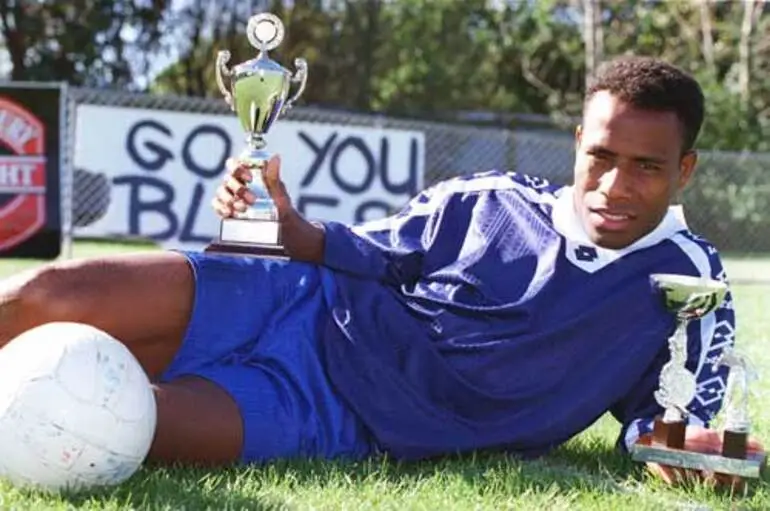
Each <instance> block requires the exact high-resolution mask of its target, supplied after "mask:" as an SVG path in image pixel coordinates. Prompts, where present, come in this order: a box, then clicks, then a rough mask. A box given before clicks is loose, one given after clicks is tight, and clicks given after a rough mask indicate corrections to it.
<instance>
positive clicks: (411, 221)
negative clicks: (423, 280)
mask: <svg viewBox="0 0 770 511" xmlns="http://www.w3.org/2000/svg"><path fill="white" fill-rule="evenodd" d="M448 199H449V193H448V192H447V190H446V187H445V186H443V185H442V184H439V185H436V186H433V187H431V188H428V189H426V190H424V191H423V192H421V193H420V194H419V195H417V196H416V197H414V198H413V199H412V200H410V201H409V203H408V204H407V205H406V206H405V207H404V208H403V209H401V211H399V212H398V213H396V214H395V215H392V216H389V217H387V218H383V219H380V220H373V221H369V222H363V223H360V224H356V225H352V226H349V225H346V224H343V223H340V222H331V221H330V222H323V226H324V229H325V232H326V234H325V248H324V261H323V264H324V265H325V266H327V267H329V268H332V269H334V270H337V271H341V272H345V273H348V274H352V275H354V276H357V277H362V278H370V279H375V280H384V281H388V282H390V283H395V284H400V283H403V282H408V281H410V280H412V279H414V278H416V277H417V276H419V275H420V273H421V270H422V264H423V258H424V256H425V253H426V252H428V251H429V250H430V249H431V247H432V245H433V244H434V241H435V235H436V232H437V230H439V229H441V227H442V223H444V224H445V223H446V222H442V216H443V215H442V213H444V212H445V211H446V203H447V201H448Z"/></svg>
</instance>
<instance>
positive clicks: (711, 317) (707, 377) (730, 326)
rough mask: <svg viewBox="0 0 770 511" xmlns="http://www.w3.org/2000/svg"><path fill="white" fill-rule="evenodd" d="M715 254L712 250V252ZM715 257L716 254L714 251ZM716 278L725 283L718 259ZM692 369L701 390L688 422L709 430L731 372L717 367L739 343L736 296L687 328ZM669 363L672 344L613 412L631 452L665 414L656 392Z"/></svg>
mask: <svg viewBox="0 0 770 511" xmlns="http://www.w3.org/2000/svg"><path fill="white" fill-rule="evenodd" d="M709 250H711V251H713V248H712V249H709ZM712 255H713V256H715V251H713V252H712ZM711 265H712V268H713V270H712V275H711V276H712V278H717V279H719V280H722V281H725V280H726V279H725V275H724V270H723V269H722V267H721V264H720V263H719V261H718V260H717V259H716V257H714V258H713V259H712V261H711ZM687 339H688V340H687V363H686V367H687V369H688V370H690V371H691V372H693V374H695V377H696V381H697V387H696V394H695V397H694V398H693V400H692V401H691V402H690V404H689V405H688V407H687V409H688V412H689V414H688V416H687V423H688V424H690V425H698V426H703V427H709V426H710V425H711V422H712V420H713V419H714V417H715V416H716V414H717V413H718V412H719V410H720V409H721V407H722V403H723V398H724V392H725V389H726V386H727V385H726V381H727V375H728V372H729V369H728V368H727V367H725V366H718V367H717V366H715V363H716V362H717V361H718V360H719V358H720V357H721V355H722V353H723V351H724V350H725V349H726V348H728V347H732V346H734V344H735V310H734V308H733V299H732V293H731V292H730V291H729V289H728V291H727V293H726V294H725V298H724V300H723V302H722V304H721V305H720V306H719V307H718V308H717V309H716V310H715V311H714V312H711V313H710V314H708V315H706V316H704V317H703V318H701V319H700V320H697V321H691V322H690V323H689V325H688V328H687ZM668 360H669V351H668V345H666V346H665V347H664V348H663V349H662V350H661V352H660V353H659V355H658V357H657V358H656V360H655V361H654V362H653V363H652V364H651V367H650V368H649V370H648V371H646V372H645V376H644V378H643V380H642V381H641V382H640V383H639V385H637V386H636V387H635V388H634V390H633V391H632V392H631V393H630V394H629V395H628V396H626V397H625V398H624V399H623V400H622V401H621V402H619V403H617V404H616V405H615V406H614V407H613V408H612V409H611V412H612V414H613V415H614V416H615V418H616V419H618V420H619V421H620V422H621V424H622V425H623V427H622V429H621V433H620V436H619V438H618V445H619V447H621V448H622V449H624V450H629V449H630V448H631V447H632V446H633V444H634V443H636V441H637V440H638V439H639V437H640V436H642V435H645V434H648V433H651V432H652V427H653V421H654V418H655V417H656V416H658V415H660V414H662V413H663V408H662V407H661V406H660V405H658V403H657V401H656V400H655V398H654V395H653V393H654V392H655V391H656V390H657V389H658V376H659V374H660V370H661V368H662V367H663V365H664V364H665V363H666V362H668Z"/></svg>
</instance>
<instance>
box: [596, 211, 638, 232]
mask: <svg viewBox="0 0 770 511" xmlns="http://www.w3.org/2000/svg"><path fill="white" fill-rule="evenodd" d="M588 211H589V217H590V219H591V223H592V224H593V225H594V227H595V228H597V229H601V230H605V231H622V230H625V229H627V228H628V225H629V224H630V223H631V222H632V221H633V220H634V215H632V214H630V213H628V212H625V211H617V210H611V209H604V208H595V209H589V210H588Z"/></svg>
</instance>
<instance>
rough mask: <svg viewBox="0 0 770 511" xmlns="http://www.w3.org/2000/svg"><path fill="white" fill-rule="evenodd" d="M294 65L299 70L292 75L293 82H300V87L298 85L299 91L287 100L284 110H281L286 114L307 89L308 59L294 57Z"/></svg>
mask: <svg viewBox="0 0 770 511" xmlns="http://www.w3.org/2000/svg"><path fill="white" fill-rule="evenodd" d="M294 66H295V67H296V68H297V71H296V72H295V73H294V76H292V77H291V82H292V83H299V87H297V92H295V93H294V95H293V96H292V97H291V98H289V100H288V101H286V104H284V106H283V110H282V111H281V113H282V114H286V112H287V111H289V109H290V108H291V107H293V106H294V103H295V102H296V101H297V100H298V99H299V97H300V96H301V95H302V93H303V92H304V91H305V83H307V61H306V60H305V59H302V58H297V59H294Z"/></svg>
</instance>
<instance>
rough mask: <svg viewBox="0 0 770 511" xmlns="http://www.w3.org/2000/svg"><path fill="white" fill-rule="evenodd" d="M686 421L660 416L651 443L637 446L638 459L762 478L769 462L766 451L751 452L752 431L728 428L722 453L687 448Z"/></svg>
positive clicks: (724, 433)
mask: <svg viewBox="0 0 770 511" xmlns="http://www.w3.org/2000/svg"><path fill="white" fill-rule="evenodd" d="M685 430H686V425H685V422H684V421H676V422H664V421H663V420H662V419H660V418H658V419H656V420H655V425H654V427H653V432H652V442H651V444H650V445H639V444H637V445H635V446H634V447H633V448H632V452H631V454H632V457H633V459H634V460H636V461H642V462H650V463H658V464H660V465H666V466H670V467H680V468H689V469H695V470H704V471H708V472H713V473H716V474H725V475H732V476H736V477H738V478H759V477H760V476H761V474H762V470H763V468H764V465H765V453H749V452H748V451H747V449H746V444H747V441H748V433H743V432H735V431H724V432H723V433H722V452H721V453H719V454H705V453H700V452H694V451H688V450H685V449H684V437H685Z"/></svg>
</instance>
